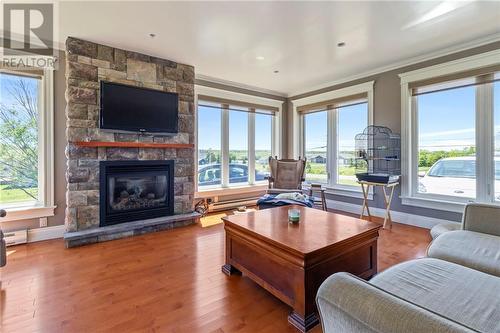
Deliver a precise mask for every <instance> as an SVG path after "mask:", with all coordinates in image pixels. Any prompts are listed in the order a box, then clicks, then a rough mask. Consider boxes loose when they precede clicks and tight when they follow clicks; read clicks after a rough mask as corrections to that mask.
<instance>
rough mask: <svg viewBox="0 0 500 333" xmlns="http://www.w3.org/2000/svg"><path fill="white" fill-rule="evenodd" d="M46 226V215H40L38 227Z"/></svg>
mask: <svg viewBox="0 0 500 333" xmlns="http://www.w3.org/2000/svg"><path fill="white" fill-rule="evenodd" d="M46 226H47V218H46V217H41V218H40V228H43V227H46Z"/></svg>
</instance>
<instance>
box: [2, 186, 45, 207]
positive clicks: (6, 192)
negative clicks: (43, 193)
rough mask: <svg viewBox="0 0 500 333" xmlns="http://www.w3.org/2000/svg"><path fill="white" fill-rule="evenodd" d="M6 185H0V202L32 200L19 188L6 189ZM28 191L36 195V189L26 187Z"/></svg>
mask: <svg viewBox="0 0 500 333" xmlns="http://www.w3.org/2000/svg"><path fill="white" fill-rule="evenodd" d="M7 187H8V186H7V185H0V204H4V203H12V202H22V201H33V198H32V197H30V196H29V195H28V194H26V193H25V192H24V191H23V190H20V189H7ZM27 191H28V192H29V193H31V194H32V195H34V196H35V197H36V196H37V193H38V189H37V188H30V189H27Z"/></svg>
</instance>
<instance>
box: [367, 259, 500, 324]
mask: <svg viewBox="0 0 500 333" xmlns="http://www.w3.org/2000/svg"><path fill="white" fill-rule="evenodd" d="M370 283H371V284H373V285H375V286H377V287H379V288H381V289H383V290H385V291H387V292H389V293H392V294H393V295H395V296H398V297H400V298H403V299H406V300H408V301H409V302H412V303H414V304H416V305H418V306H421V307H424V308H426V309H428V310H430V311H432V312H435V313H438V314H440V315H442V316H444V317H447V318H449V319H451V320H453V321H456V322H458V323H460V324H462V325H464V326H467V327H469V328H472V329H474V330H478V331H480V332H500V297H498V295H500V279H499V278H497V277H495V276H492V275H489V274H485V273H482V272H479V271H475V270H473V269H470V268H467V267H463V266H460V265H456V264H453V263H450V262H446V261H443V260H438V259H433V258H424V259H417V260H412V261H408V262H405V263H402V264H399V265H396V266H393V267H391V268H389V269H387V270H385V271H384V272H382V273H380V274H378V275H377V276H375V277H374V278H373V279H371V280H370Z"/></svg>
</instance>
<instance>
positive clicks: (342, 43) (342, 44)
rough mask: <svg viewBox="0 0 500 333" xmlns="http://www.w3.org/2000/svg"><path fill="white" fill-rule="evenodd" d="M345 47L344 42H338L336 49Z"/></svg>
mask: <svg viewBox="0 0 500 333" xmlns="http://www.w3.org/2000/svg"><path fill="white" fill-rule="evenodd" d="M344 46H345V42H339V43H337V47H344Z"/></svg>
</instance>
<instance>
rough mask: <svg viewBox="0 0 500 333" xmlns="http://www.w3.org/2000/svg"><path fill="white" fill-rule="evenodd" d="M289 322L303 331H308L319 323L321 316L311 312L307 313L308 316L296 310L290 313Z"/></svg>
mask: <svg viewBox="0 0 500 333" xmlns="http://www.w3.org/2000/svg"><path fill="white" fill-rule="evenodd" d="M288 322H289V323H290V324H292V325H293V326H295V327H296V328H297V329H298V330H299V331H301V332H307V331H309V330H310V329H311V328H313V327H314V326H316V325H318V324H319V318H318V316H317V315H316V314H315V313H311V314H309V315H306V317H305V318H304V317H302V316H301V315H300V314H298V313H297V312H295V311H292V312H291V313H290V314H289V315H288Z"/></svg>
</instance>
